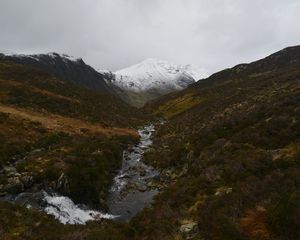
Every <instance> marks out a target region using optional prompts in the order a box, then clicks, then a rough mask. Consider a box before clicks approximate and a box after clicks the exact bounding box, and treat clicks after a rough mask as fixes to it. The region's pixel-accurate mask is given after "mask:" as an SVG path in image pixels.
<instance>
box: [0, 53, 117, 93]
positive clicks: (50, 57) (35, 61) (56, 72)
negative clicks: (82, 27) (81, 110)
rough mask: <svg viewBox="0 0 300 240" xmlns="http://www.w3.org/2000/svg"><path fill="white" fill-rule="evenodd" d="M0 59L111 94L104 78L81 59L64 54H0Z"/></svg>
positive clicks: (110, 89)
mask: <svg viewBox="0 0 300 240" xmlns="http://www.w3.org/2000/svg"><path fill="white" fill-rule="evenodd" d="M0 59H2V60H9V61H13V62H15V63H19V64H23V65H30V66H33V67H36V68H38V69H40V70H42V71H44V72H46V73H48V74H50V75H52V76H55V77H58V78H61V79H64V80H67V81H69V82H72V83H75V84H77V85H80V86H83V87H87V88H90V89H93V90H97V91H101V92H113V90H112V88H110V87H109V86H108V84H107V83H106V81H105V76H104V75H102V74H101V73H99V72H97V71H96V70H95V69H93V68H92V67H91V66H89V65H87V64H86V63H85V62H84V61H83V60H82V59H81V58H74V57H71V56H68V55H65V54H58V53H48V54H34V55H23V54H1V53H0Z"/></svg>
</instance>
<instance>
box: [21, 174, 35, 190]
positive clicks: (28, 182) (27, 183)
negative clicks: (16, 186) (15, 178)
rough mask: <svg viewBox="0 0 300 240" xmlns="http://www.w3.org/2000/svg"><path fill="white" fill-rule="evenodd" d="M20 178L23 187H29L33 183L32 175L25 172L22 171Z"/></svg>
mask: <svg viewBox="0 0 300 240" xmlns="http://www.w3.org/2000/svg"><path fill="white" fill-rule="evenodd" d="M20 180H21V181H22V183H23V184H24V187H25V188H30V187H31V186H32V185H33V177H32V176H30V175H28V174H27V173H23V174H22V176H21V177H20Z"/></svg>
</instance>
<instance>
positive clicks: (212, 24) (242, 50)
mask: <svg viewBox="0 0 300 240" xmlns="http://www.w3.org/2000/svg"><path fill="white" fill-rule="evenodd" d="M299 12H300V2H299V1H298V0H285V1H282V0H252V1H248V0H151V1H150V0H26V1H24V0H1V2H0V36H1V37H0V51H1V50H5V51H12V52H18V53H41V52H51V51H57V52H60V53H67V54H70V55H73V56H80V57H83V59H84V60H85V61H86V62H87V63H89V64H91V65H92V66H94V67H96V68H106V69H111V70H116V69H120V68H122V67H126V66H128V65H131V64H133V63H136V62H139V61H141V60H143V59H144V58H147V57H155V58H162V59H166V60H169V61H171V62H174V63H192V64H195V65H198V66H199V67H202V68H206V69H207V70H208V71H210V72H214V71H217V70H221V69H223V68H225V67H230V66H233V65H235V64H238V63H240V62H248V61H252V60H256V59H258V58H260V57H263V56H265V55H267V54H270V53H272V52H274V51H276V50H279V49H281V48H283V47H286V46H289V45H297V44H299V40H300V25H299V22H300V14H299Z"/></svg>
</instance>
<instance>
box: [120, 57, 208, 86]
mask: <svg viewBox="0 0 300 240" xmlns="http://www.w3.org/2000/svg"><path fill="white" fill-rule="evenodd" d="M207 75H208V74H207V73H206V72H205V70H203V69H198V68H196V67H194V66H192V65H185V66H182V65H175V64H170V63H168V62H167V61H163V60H159V59H154V58H149V59H146V60H144V61H143V62H141V63H139V64H136V65H133V66H131V67H128V68H125V69H122V70H119V71H117V72H115V84H116V85H118V86H119V87H121V88H125V89H130V90H134V91H137V92H139V91H146V90H149V89H156V88H158V89H174V90H181V89H183V88H186V87H187V86H188V85H190V84H192V83H193V82H195V81H197V80H199V79H201V78H205V77H207Z"/></svg>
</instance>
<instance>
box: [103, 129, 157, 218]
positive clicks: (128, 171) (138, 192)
mask: <svg viewBox="0 0 300 240" xmlns="http://www.w3.org/2000/svg"><path fill="white" fill-rule="evenodd" d="M154 131H155V128H154V125H149V126H146V127H144V128H143V129H140V130H139V135H140V142H139V144H138V145H136V146H134V147H133V148H132V149H129V150H127V151H124V153H123V165H122V169H121V170H120V172H119V174H118V175H117V176H116V177H115V178H114V184H113V186H112V188H111V189H110V194H109V196H108V199H107V205H108V208H109V213H111V214H113V215H115V216H117V219H119V220H123V221H128V220H130V219H131V218H132V217H134V216H135V215H136V214H137V213H138V212H139V211H140V210H142V209H143V208H144V207H145V206H147V205H148V204H150V203H151V201H152V199H153V197H154V196H155V195H156V194H157V193H158V190H157V189H153V188H149V187H148V186H147V183H148V182H149V181H150V180H151V179H154V178H156V177H158V176H159V173H158V172H157V171H156V170H155V169H153V168H152V167H150V166H148V165H146V164H145V163H144V162H143V159H144V153H145V151H147V149H149V147H150V146H151V145H152V140H151V136H152V133H153V132H154Z"/></svg>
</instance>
